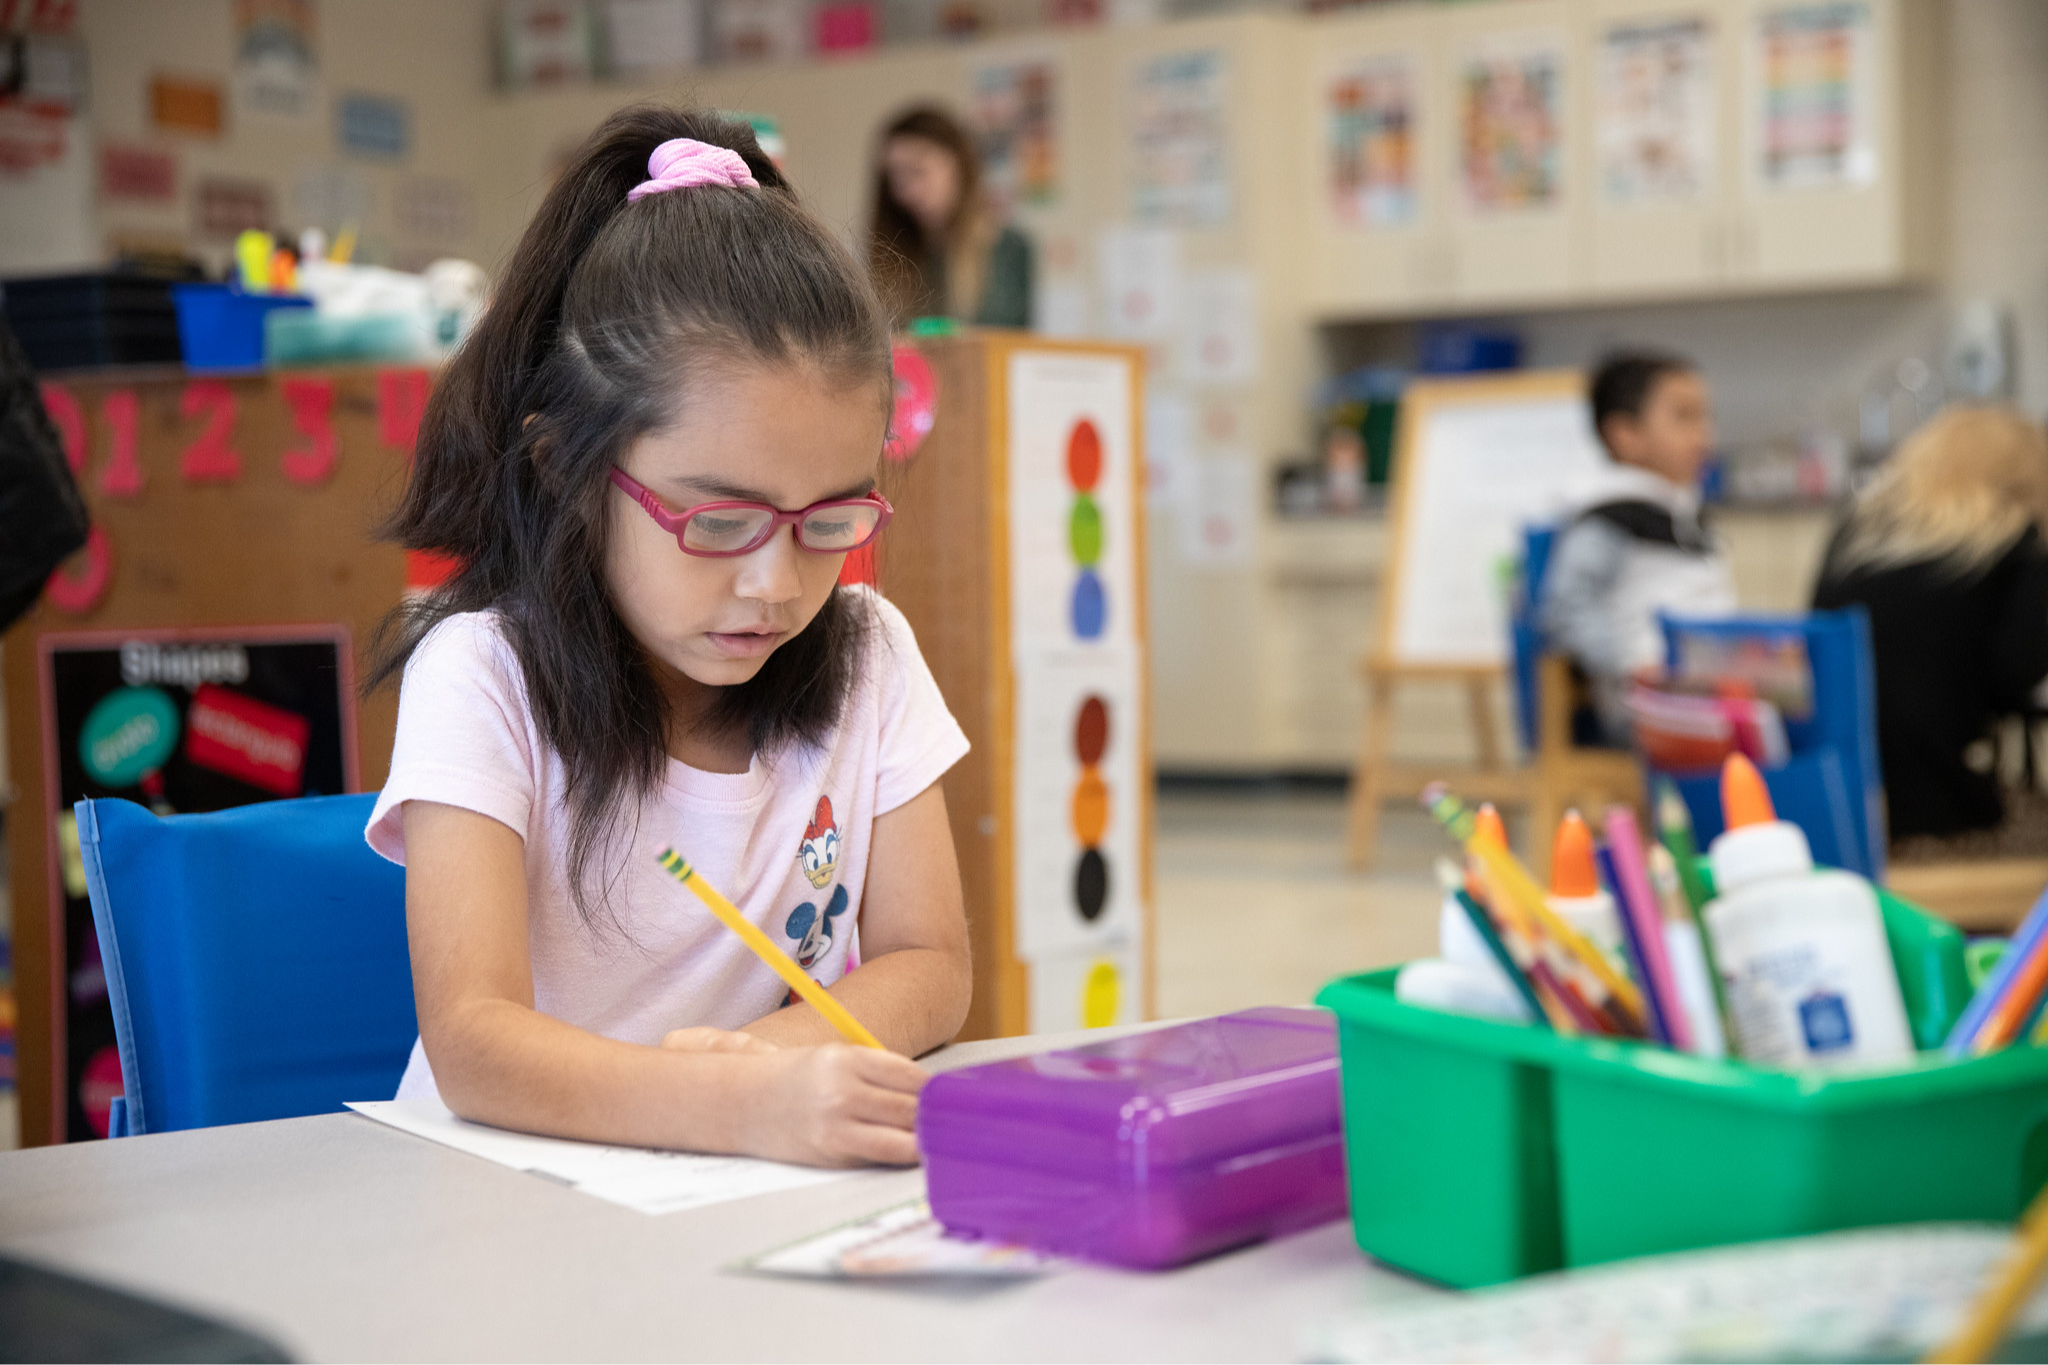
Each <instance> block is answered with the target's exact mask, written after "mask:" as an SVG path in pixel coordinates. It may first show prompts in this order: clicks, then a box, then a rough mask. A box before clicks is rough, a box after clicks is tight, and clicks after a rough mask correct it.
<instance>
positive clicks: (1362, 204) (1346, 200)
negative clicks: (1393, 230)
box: [1324, 53, 1416, 227]
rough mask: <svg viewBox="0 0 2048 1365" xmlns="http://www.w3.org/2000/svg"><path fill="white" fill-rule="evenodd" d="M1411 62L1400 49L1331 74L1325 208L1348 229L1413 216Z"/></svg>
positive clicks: (1389, 224)
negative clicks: (1328, 204) (1399, 51)
mask: <svg viewBox="0 0 2048 1365" xmlns="http://www.w3.org/2000/svg"><path fill="white" fill-rule="evenodd" d="M1415 85H1416V82H1415V63H1414V61H1413V60H1411V59H1410V58H1409V57H1407V56H1406V55H1403V54H1398V53H1383V54H1380V55H1376V56H1372V57H1366V58H1362V59H1360V60H1359V61H1356V62H1353V63H1351V64H1350V65H1348V66H1347V67H1345V68H1344V69H1343V70H1342V71H1340V72H1338V73H1337V74H1336V75H1335V76H1333V77H1332V78H1331V80H1330V83H1329V86H1328V88H1327V90H1326V92H1325V95H1324V99H1325V103H1326V108H1327V110H1328V118H1329V131H1330V208H1331V211H1332V212H1334V213H1335V214H1336V215H1337V221H1338V222H1340V223H1344V224H1346V225H1347V226H1351V227H1400V226H1402V225H1404V224H1407V223H1412V222H1414V221H1415Z"/></svg>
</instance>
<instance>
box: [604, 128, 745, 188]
mask: <svg viewBox="0 0 2048 1365" xmlns="http://www.w3.org/2000/svg"><path fill="white" fill-rule="evenodd" d="M647 174H648V175H650V176H652V177H653V179H651V180H643V181H641V182H640V183H639V184H637V185H635V186H634V187H633V188H632V189H630V190H628V191H626V202H627V203H629V204H630V203H632V202H633V201H634V200H636V199H644V198H646V197H647V196H648V195H650V194H661V193H663V192H664V191H667V190H686V189H689V188H691V187H692V186H695V185H729V186H731V187H732V188H734V189H759V188H760V182H759V181H757V180H755V179H754V173H753V172H752V171H750V170H748V169H747V163H746V161H745V159H744V158H742V157H741V156H740V154H739V153H738V152H736V151H734V150H733V149H732V148H730V147H714V146H712V145H711V144H710V143H708V142H699V141H697V139H695V138H693V137H672V138H670V139H669V140H668V141H667V142H664V143H662V144H661V145H660V146H659V147H656V148H655V149H654V155H652V156H650V157H648V158H647Z"/></svg>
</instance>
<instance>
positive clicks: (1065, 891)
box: [876, 330, 1154, 1038]
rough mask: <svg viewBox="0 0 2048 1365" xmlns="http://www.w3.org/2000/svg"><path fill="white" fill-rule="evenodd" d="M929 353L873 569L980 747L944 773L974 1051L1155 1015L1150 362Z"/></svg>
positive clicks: (978, 342) (1133, 354)
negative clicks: (1148, 573)
mask: <svg viewBox="0 0 2048 1365" xmlns="http://www.w3.org/2000/svg"><path fill="white" fill-rule="evenodd" d="M915 345H916V348H917V352H918V354H919V355H920V356H921V357H922V360H923V362H924V363H923V366H922V367H921V369H920V370H919V374H920V376H921V380H920V383H921V385H922V388H923V391H924V392H925V393H926V396H927V397H928V398H929V399H930V400H931V401H930V408H929V416H930V418H931V420H930V423H929V435H928V437H927V439H925V440H924V442H923V443H922V445H921V446H919V447H917V448H916V449H915V450H897V451H894V452H893V453H892V456H891V458H890V459H888V460H886V461H885V462H884V469H883V475H882V487H883V491H884V492H886V493H887V494H888V496H889V499H890V501H891V502H892V503H894V504H895V506H896V509H897V515H896V519H895V520H894V521H892V522H891V523H890V526H889V531H888V533H887V534H886V535H884V536H883V537H882V538H881V540H880V541H878V542H877V547H878V551H877V556H876V570H877V581H878V583H879V586H880V588H881V590H882V592H883V594H884V595H885V596H887V597H888V598H889V600H890V601H892V602H893V603H895V604H896V606H897V607H899V608H900V609H901V610H902V611H903V613H904V615H905V616H906V617H907V618H908V619H909V621H910V623H911V626H912V628H913V629H914V630H915V631H916V632H917V639H918V646H919V648H920V650H921V651H922V652H923V654H924V656H925V660H926V662H927V663H928V664H929V665H930V666H931V669H932V674H933V676H934V678H935V679H936V680H937V682H938V684H939V690H940V692H941V693H942V694H943V695H944V697H945V699H946V704H947V706H948V707H949V708H950V709H951V710H952V712H953V714H954V716H955V718H957V719H958V720H959V722H960V724H961V726H962V728H963V729H965V730H966V732H967V737H968V739H969V741H970V743H971V745H972V748H971V749H970V750H969V752H968V754H967V756H966V757H965V758H963V759H962V760H961V761H960V762H959V764H957V765H956V766H955V767H954V768H953V769H952V771H950V772H948V773H947V774H946V777H945V779H944V787H945V794H946V806H947V811H948V815H949V817H950V818H951V820H952V827H953V840H954V846H955V848H956V849H957V850H958V852H959V856H960V870H961V882H962V886H963V889H964V891H965V894H966V902H967V915H968V932H969V934H970V937H971V939H972V942H973V949H974V973H975V981H974V998H973V1002H972V1004H971V1006H970V1011H969V1015H968V1021H967V1024H966V1026H965V1027H964V1028H963V1029H962V1031H961V1037H963V1038H988V1037H1001V1036H1009V1035H1014V1034H1020V1033H1026V1032H1043V1031H1048V1030H1063V1029H1079V1028H1084V1027H1089V1026H1099V1025H1104V1024H1111V1023H1120V1022H1126V1021H1131V1020H1137V1019H1143V1018H1149V1017H1151V1016H1152V1014H1153V1012H1154V1010H1153V991H1154V974H1153V972H1152V969H1151V963H1152V913H1151V909H1152V878H1151V858H1152V797H1151V752H1152V748H1151V729H1150V724H1151V722H1150V716H1149V713H1148V705H1147V701H1148V686H1147V674H1146V669H1147V661H1148V658H1149V655H1148V648H1147V644H1148V637H1147V632H1146V625H1145V620H1146V616H1145V577H1144V566H1145V552H1144V539H1143V536H1144V526H1143V522H1142V509H1143V500H1142V493H1143V488H1142V485H1141V484H1140V483H1139V480H1140V479H1141V478H1142V476H1143V468H1144V460H1143V458H1142V454H1143V445H1142V427H1141V425H1140V416H1141V414H1142V411H1143V407H1142V398H1141V394H1142V388H1141V385H1142V382H1143V358H1142V353H1141V352H1139V351H1138V350H1137V349H1136V348H1133V347H1126V346H1115V345H1102V344H1095V343H1081V342H1075V343H1062V342H1049V341H1046V340H1045V339H1043V338H1039V337H1032V336H1027V335H1024V334H1022V333H1011V332H1001V331H980V330H975V331H969V332H967V333H965V334H963V335H961V336H958V337H953V338H929V339H920V340H918V341H917V342H916V343H915ZM903 376H904V367H903V366H902V365H901V364H900V363H899V366H898V377H899V388H900V387H901V386H902V384H903Z"/></svg>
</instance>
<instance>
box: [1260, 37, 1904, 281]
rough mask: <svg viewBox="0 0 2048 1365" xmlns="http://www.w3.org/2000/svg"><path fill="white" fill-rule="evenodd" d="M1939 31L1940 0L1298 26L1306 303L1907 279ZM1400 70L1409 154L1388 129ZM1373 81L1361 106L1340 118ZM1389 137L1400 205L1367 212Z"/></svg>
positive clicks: (1380, 191)
mask: <svg viewBox="0 0 2048 1365" xmlns="http://www.w3.org/2000/svg"><path fill="white" fill-rule="evenodd" d="M1941 38H1942V35H1941V27H1940V19H1939V14H1938V11H1937V9H1936V5H1935V0H1488V2H1486V3H1475V4H1467V5H1458V6H1448V7H1442V8H1438V7H1429V8H1408V9H1399V10H1394V11H1390V12H1370V13H1367V14H1365V15H1355V16H1343V17H1339V18H1332V19H1311V20H1308V21H1306V22H1305V23H1304V26H1303V42H1304V53H1305V56H1306V60H1305V61H1304V63H1303V69H1304V73H1305V75H1306V76H1307V80H1306V81H1305V85H1306V89H1304V90H1303V91H1302V94H1301V97H1300V106H1299V107H1300V108H1301V109H1302V111H1303V114H1302V118H1303V119H1304V126H1305V127H1307V128H1309V129H1311V130H1312V132H1311V135H1310V141H1311V142H1312V144H1313V145H1314V146H1315V147H1316V148H1317V150H1318V157H1317V160H1316V161H1315V163H1314V164H1315V169H1316V171H1317V175H1316V177H1315V179H1314V182H1313V185H1312V187H1311V191H1310V195H1309V196H1307V197H1310V198H1311V199H1312V202H1311V203H1309V204H1308V205H1307V206H1306V207H1307V208H1308V210H1309V212H1308V215H1307V216H1308V220H1309V221H1308V225H1307V236H1308V238H1309V246H1310V251H1309V260H1310V261H1311V263H1312V274H1313V278H1312V280H1311V281H1310V284H1309V287H1308V291H1307V293H1308V297H1307V302H1308V303H1309V306H1310V308H1311V310H1312V311H1313V312H1314V313H1316V314H1317V315H1318V316H1321V317H1324V318H1359V317H1372V316H1382V317H1384V316H1415V315H1426V314H1429V313H1433V312H1443V313H1450V312H1469V311H1474V310H1477V309H1482V308H1496V307H1516V306H1523V307H1527V306H1541V305H1544V304H1585V303H1591V302H1599V301H1604V300H1615V301H1625V300H1629V299H1637V298H1683V297H1702V296H1710V295H1717V294H1737V293H1757V292H1781V291H1786V290H1794V289H1812V288H1833V287H1847V286H1867V285H1881V284H1892V283H1899V282H1903V281H1906V280H1909V279H1912V278H1915V277H1916V276H1919V275H1922V274H1924V273H1926V272H1928V271H1931V270H1932V269H1933V267H1934V264H1935V254H1936V250H1937V246H1938V243H1937V241H1936V219H1937V215H1938V213H1939V211H1940V198H1941V197H1940V195H1939V193H1938V186H1937V185H1936V184H1935V183H1934V182H1933V179H1932V177H1934V176H1936V175H1938V173H1939V155H1938V142H1939V136H1940V124H1939V119H1938V106H1939V101H1938V99H1937V94H1938V92H1937V90H1936V88H1935V87H1936V83H1937V81H1938V79H1939V71H1940V66H1941V59H1940V44H1941ZM1402 72H1412V73H1413V74H1412V76H1410V77H1408V79H1409V80H1410V82H1411V84H1412V98H1411V99H1410V101H1409V110H1408V115H1409V126H1408V128H1407V130H1406V134H1405V140H1402V139H1395V138H1393V137H1391V136H1389V135H1387V134H1386V133H1385V132H1384V131H1383V130H1384V128H1385V127H1386V126H1387V124H1388V123H1389V122H1390V119H1389V117H1388V115H1387V113H1386V111H1387V110H1388V109H1392V108H1394V107H1395V106H1396V105H1397V103H1398V102H1397V101H1396V100H1394V98H1393V97H1392V96H1391V95H1388V94H1386V93H1385V92H1386V91H1387V90H1389V89H1392V88H1395V87H1396V86H1397V85H1398V82H1397V81H1396V82H1393V84H1390V81H1392V79H1393V76H1398V75H1399V73H1402ZM1390 73H1391V74H1390ZM1375 81H1377V82H1378V84H1377V85H1375V84H1374V82H1375ZM1373 90H1378V91H1379V92H1381V93H1380V99H1381V107H1380V109H1379V110H1378V111H1377V112H1375V111H1374V110H1373V109H1366V110H1364V111H1362V112H1356V111H1354V112H1351V113H1347V112H1346V110H1345V109H1344V108H1343V107H1342V105H1341V104H1340V102H1339V96H1340V95H1343V94H1353V95H1363V94H1364V93H1365V92H1369V91H1373ZM1402 147H1405V149H1406V153H1407V157H1408V164H1409V165H1410V170H1409V173H1408V178H1407V183H1408V185H1409V187H1410V188H1409V193H1408V196H1407V200H1408V203H1409V210H1408V212H1406V214H1405V215H1402V214H1392V213H1388V212H1387V211H1386V210H1385V207H1384V206H1385V205H1387V204H1389V203H1395V202H1400V196H1399V195H1397V194H1394V193H1392V192H1390V191H1388V190H1387V189H1386V188H1385V186H1386V185H1387V184H1388V183H1392V182H1393V181H1394V180H1396V179H1397V177H1395V176H1393V174H1392V173H1391V172H1390V171H1388V170H1387V168H1388V167H1390V166H1398V165H1399V164H1401V159H1400V158H1399V157H1398V156H1396V155H1395V154H1394V153H1395V152H1396V150H1398V149H1400V148H1402ZM1375 175H1377V177H1378V179H1377V180H1375V179H1374V177H1375ZM1347 176H1349V177H1350V181H1349V182H1347V180H1346V177H1347ZM1359 182H1365V183H1364V185H1363V187H1362V188H1361V187H1360V185H1359ZM1347 185H1348V192H1347ZM1375 194H1376V195H1377V198H1375V197H1374V196H1375ZM1374 205H1378V206H1380V207H1379V209H1378V211H1377V212H1376V211H1375V209H1374Z"/></svg>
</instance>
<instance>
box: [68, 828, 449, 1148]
mask: <svg viewBox="0 0 2048 1365" xmlns="http://www.w3.org/2000/svg"><path fill="white" fill-rule="evenodd" d="M375 803H376V796H375V794H374V793H370V794H365V795H360V796H321V797H307V798H305V799H302V800H297V801H271V802H265V803H263V804H260V805H254V806H240V807H237V808H235V809H232V810H224V811H216V812H213V813H211V814H206V815H173V816H169V817H166V818H159V817H157V816H156V815H153V814H152V813H150V812H149V811H147V810H145V809H144V808H142V807H141V806H138V805H136V804H135V803H134V802H132V801H114V800H104V801H80V802H79V803H78V806H77V812H78V842H79V850H80V852H81V853H82V854H83V855H84V860H85V876H86V886H87V888H88V890H89V893H90V895H91V899H92V919H93V927H94V928H95V929H96V930H97V931H98V933H99V941H100V957H101V960H102V961H103V962H104V963H105V966H106V973H107V995H108V997H109V998H110V1000H111V1001H112V1004H113V1011H114V1033H115V1039H116V1041H117V1043H118V1044H119V1047H120V1053H121V1080H122V1086H123V1090H124V1092H125V1093H124V1094H123V1095H122V1097H121V1099H120V1100H118V1101H116V1107H115V1113H114V1125H113V1131H114V1135H115V1136H120V1135H122V1134H123V1133H145V1132H147V1133H161V1132H168V1131H171V1130H175V1129H181V1128H203V1127H207V1126H210V1125H213V1124H222V1123H248V1122H252V1121H254V1120H257V1119H276V1118H292V1117H296V1116H298V1115H302V1114H320V1113H327V1112H329V1111H332V1110H336V1109H339V1108H341V1106H342V1104H343V1102H344V1101H347V1100H362V1099H386V1098H389V1097H390V1096H391V1094H392V1093H393V1092H394V1091H396V1090H397V1088H398V1080H399V1076H400V1075H401V1074H402V1073H403V1072H404V1070H405V1063H406V1058H407V1056H408V1054H409V1053H410V1052H411V1050H412V1044H413V1039H414V1037H415V1036H416V1035H417V1033H418V1024H417V1022H416V1021H415V1019H414V1017H413V1003H412V964H411V961H410V959H409V958H408V957H407V953H406V941H405V870H404V869H403V868H400V867H397V866H395V865H393V864H391V863H388V862H386V861H385V860H384V859H383V858H380V857H378V856H377V854H376V853H374V852H372V851H371V849H370V847H369V845H368V844H366V843H365V842H364V841H363V826H364V825H365V824H367V823H368V822H369V818H370V809H371V807H372V806H373V805H374V804H375Z"/></svg>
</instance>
